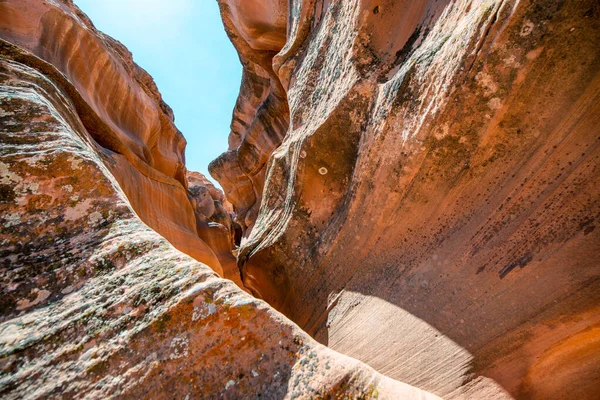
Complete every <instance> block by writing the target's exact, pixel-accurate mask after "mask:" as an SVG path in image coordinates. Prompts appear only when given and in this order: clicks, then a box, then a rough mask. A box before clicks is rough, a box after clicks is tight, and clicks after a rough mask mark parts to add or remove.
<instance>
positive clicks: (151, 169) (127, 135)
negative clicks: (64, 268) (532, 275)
mask: <svg viewBox="0 0 600 400" xmlns="http://www.w3.org/2000/svg"><path fill="white" fill-rule="evenodd" d="M0 38H3V39H5V40H7V41H8V42H10V43H13V44H15V45H17V46H20V47H21V48H23V49H26V50H28V51H29V52H31V53H32V55H34V56H36V57H31V56H24V58H25V57H26V58H28V59H27V60H25V59H23V60H22V61H23V62H25V63H26V64H36V65H37V66H38V67H39V69H41V70H43V71H44V73H46V74H49V75H52V76H53V77H54V81H55V82H56V84H57V85H60V87H61V89H63V90H65V91H67V92H68V94H69V95H70V96H71V98H72V100H73V102H74V105H75V107H76V113H77V115H78V117H79V118H80V119H81V122H82V123H83V125H84V127H85V129H86V130H87V132H88V133H89V135H91V137H92V138H93V140H94V141H95V142H96V143H97V145H98V147H97V148H98V151H101V152H102V153H103V159H104V161H105V163H106V165H107V167H108V168H109V169H110V171H111V173H112V174H113V176H114V177H115V178H116V179H117V181H118V182H119V186H120V187H121V188H122V189H123V191H124V192H125V194H126V195H127V198H128V199H129V201H130V203H131V204H132V206H133V208H134V210H135V211H136V213H137V214H138V215H139V216H140V218H141V219H142V220H143V221H144V222H145V223H146V224H148V226H150V227H151V228H152V229H154V230H156V231H157V232H159V233H160V234H161V235H162V236H164V237H165V238H166V239H167V240H169V241H170V242H171V243H172V244H173V245H174V246H175V247H177V248H178V249H180V250H182V251H183V252H185V253H187V254H189V255H191V256H192V257H194V258H196V259H197V260H199V261H202V262H204V263H206V264H207V265H210V266H211V267H212V268H213V269H214V270H215V271H217V272H218V273H219V274H223V267H222V265H221V262H223V263H225V264H231V255H230V254H229V253H230V252H228V256H226V258H223V257H219V256H217V255H216V254H215V251H214V250H213V249H212V248H211V247H210V246H209V245H207V243H206V241H204V240H201V239H200V238H199V236H198V231H197V223H196V217H195V214H197V210H194V209H193V206H192V203H191V202H190V199H189V198H188V197H189V194H188V193H187V180H186V168H185V155H184V149H185V144H186V142H185V139H184V138H183V135H182V134H181V132H179V130H178V129H177V128H176V127H175V125H174V123H173V121H174V117H173V112H172V110H171V109H170V107H169V106H168V105H167V104H165V103H164V101H163V100H162V98H161V95H160V93H159V91H158V89H157V88H156V85H155V84H154V81H153V80H152V78H151V77H150V75H148V73H147V72H146V71H144V70H143V69H142V68H141V67H140V66H138V65H137V64H135V63H134V62H133V59H132V56H131V53H130V52H129V51H128V50H127V49H126V48H125V47H124V46H123V45H122V44H121V43H120V42H118V41H116V40H114V39H113V38H111V37H109V36H106V35H104V34H103V33H101V32H99V31H98V30H96V29H95V28H94V25H93V24H92V22H91V21H90V20H89V19H88V17H87V16H86V15H85V14H83V13H82V12H81V11H80V10H79V9H78V8H77V7H76V6H75V5H74V4H73V3H72V2H71V1H58V0H55V1H38V0H26V1H22V0H14V1H12V0H11V1H3V2H2V3H1V4H0ZM38 58H39V59H38ZM207 229H208V228H207ZM222 229H224V228H223V227H222V226H221V227H214V229H213V227H211V228H210V231H215V233H214V234H212V232H211V233H209V234H208V236H210V237H211V238H212V240H213V241H216V242H217V246H218V247H227V246H229V247H230V248H231V244H230V243H229V242H228V241H225V242H223V239H224V237H223V235H222V234H221V233H219V230H222ZM205 230H206V229H205ZM203 236H207V234H203ZM213 236H214V237H213ZM221 253H222V252H221ZM229 269H231V268H229ZM238 276H239V273H237V271H236V272H235V274H234V275H230V274H229V273H228V276H227V277H229V278H234V279H238V278H237V277H238ZM238 281H239V279H238Z"/></svg>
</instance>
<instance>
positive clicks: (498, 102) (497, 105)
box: [488, 97, 502, 110]
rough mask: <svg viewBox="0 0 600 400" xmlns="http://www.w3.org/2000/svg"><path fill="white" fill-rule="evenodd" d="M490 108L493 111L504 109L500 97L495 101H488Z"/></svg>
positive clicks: (494, 99) (495, 98)
mask: <svg viewBox="0 0 600 400" xmlns="http://www.w3.org/2000/svg"><path fill="white" fill-rule="evenodd" d="M488 106H489V107H490V108H491V109H492V110H497V109H499V108H501V107H502V100H500V99H499V98H498V97H494V98H493V99H491V100H490V101H488Z"/></svg>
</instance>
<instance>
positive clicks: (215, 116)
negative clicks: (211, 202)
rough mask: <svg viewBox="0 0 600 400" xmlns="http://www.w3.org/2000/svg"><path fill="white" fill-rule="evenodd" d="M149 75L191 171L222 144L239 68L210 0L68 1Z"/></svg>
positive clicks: (205, 163)
mask: <svg viewBox="0 0 600 400" xmlns="http://www.w3.org/2000/svg"><path fill="white" fill-rule="evenodd" d="M75 4H77V5H78V6H79V8H81V9H82V10H83V12H85V13H86V14H87V15H88V16H89V17H90V18H91V20H92V21H93V23H94V25H95V26H96V28H98V29H99V30H101V31H102V32H104V33H106V34H108V35H110V36H112V37H114V38H115V39H117V40H119V41H120V42H121V43H123V44H124V45H125V46H126V47H127V48H128V49H129V51H131V52H132V53H133V59H134V60H135V62H136V63H138V64H139V65H140V66H142V68H144V69H145V70H146V71H148V72H149V73H150V75H152V77H153V78H154V81H155V82H156V84H157V85H158V89H159V90H160V92H161V93H162V95H163V99H164V100H165V101H166V102H167V104H169V105H170V106H171V108H173V111H174V113H175V123H176V125H177V127H178V128H179V130H181V132H183V135H184V136H185V138H186V140H187V143H188V145H187V150H186V161H187V167H188V169H189V170H191V171H200V172H202V173H203V174H205V175H206V176H207V177H209V175H208V170H207V167H208V163H209V162H210V161H212V160H213V159H215V158H216V157H217V156H218V155H219V154H221V153H222V152H223V151H225V150H227V136H228V135H229V124H230V121H231V112H232V110H233V106H234V105H235V100H236V97H237V94H238V91H239V87H240V79H241V66H240V63H239V59H238V56H237V53H236V52H235V50H234V48H233V46H232V44H231V42H229V39H228V38H227V35H226V34H225V30H224V28H223V24H222V22H221V17H220V15H219V8H218V5H217V2H216V0H168V1H165V0H102V1H99V0H75Z"/></svg>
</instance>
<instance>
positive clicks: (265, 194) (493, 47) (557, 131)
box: [210, 0, 600, 399]
mask: <svg viewBox="0 0 600 400" xmlns="http://www.w3.org/2000/svg"><path fill="white" fill-rule="evenodd" d="M219 3H220V6H221V13H222V16H223V20H224V25H225V28H226V30H227V32H228V34H229V36H230V38H231V40H232V42H233V43H234V45H235V47H236V49H237V50H238V52H239V54H240V58H241V61H242V64H243V66H244V73H243V80H242V85H241V91H240V96H239V99H238V102H237V105H236V107H235V110H234V115H233V121H232V124H231V134H230V140H229V149H228V150H227V152H225V153H224V154H223V155H222V156H220V157H219V158H218V159H217V160H215V161H213V162H212V163H211V165H210V170H211V174H212V175H213V177H214V178H215V179H217V180H218V181H219V182H220V184H221V186H222V187H223V188H224V190H225V194H226V196H227V198H228V200H229V201H230V202H231V203H232V204H233V206H234V209H235V211H236V213H237V217H236V218H237V219H236V220H237V222H238V223H239V224H240V226H241V227H242V229H243V238H242V240H241V247H240V249H239V254H238V265H239V267H240V269H241V273H242V280H243V283H244V284H245V286H246V287H247V288H249V289H250V290H251V292H252V293H253V294H255V295H256V296H257V297H260V298H263V299H265V300H267V301H268V302H269V303H270V304H271V305H273V306H274V307H276V308H277V309H278V310H280V311H282V312H283V313H284V314H285V315H287V316H288V317H290V318H291V319H292V320H294V321H295V322H296V323H298V324H299V325H300V327H302V328H303V329H305V330H306V331H307V332H308V333H310V334H311V335H312V336H313V337H315V338H316V339H317V340H319V341H320V342H321V343H323V344H327V345H328V346H330V347H331V348H332V349H334V350H338V351H340V352H342V353H345V354H348V355H350V356H353V357H356V358H358V359H360V360H362V361H364V362H366V363H367V364H369V365H370V366H372V367H374V368H375V369H377V370H378V371H380V372H382V373H384V374H387V375H388V376H390V377H392V378H395V379H399V380H401V381H404V382H407V383H410V384H414V385H417V386H419V387H421V388H424V389H426V390H430V391H432V392H433V393H436V394H438V395H441V396H444V397H447V398H464V397H466V398H506V397H510V396H514V397H517V398H525V399H566V398H582V399H595V398H598V397H600V374H599V371H600V257H599V254H600V240H599V235H600V232H599V231H600V230H599V229H596V228H597V226H598V224H599V223H600V221H599V217H600V167H599V158H600V150H599V147H598V146H599V144H600V125H599V124H598V122H599V121H600V3H598V1H596V0H552V1H550V0H547V1H544V0H522V1H517V0H482V1H469V0H457V1H446V0H423V1H392V0H387V1H386V0H356V1H342V0H337V1H336V0H330V1H324V0H323V1H320V0H291V1H283V0H271V1H267V0H253V1H237V0H219Z"/></svg>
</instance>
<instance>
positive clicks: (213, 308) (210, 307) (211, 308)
mask: <svg viewBox="0 0 600 400" xmlns="http://www.w3.org/2000/svg"><path fill="white" fill-rule="evenodd" d="M216 311H217V306H215V305H214V304H212V303H211V304H209V305H208V315H212V314H214V313H215V312H216Z"/></svg>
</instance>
